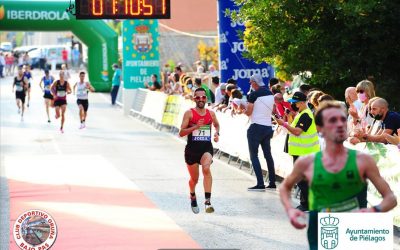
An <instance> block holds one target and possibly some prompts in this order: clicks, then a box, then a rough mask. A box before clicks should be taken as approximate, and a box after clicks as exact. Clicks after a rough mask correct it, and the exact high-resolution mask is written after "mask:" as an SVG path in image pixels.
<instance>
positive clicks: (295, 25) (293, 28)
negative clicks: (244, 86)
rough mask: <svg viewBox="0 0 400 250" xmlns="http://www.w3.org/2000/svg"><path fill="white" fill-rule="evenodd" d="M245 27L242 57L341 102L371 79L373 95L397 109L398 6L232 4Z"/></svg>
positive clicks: (325, 1)
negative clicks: (301, 77) (303, 75)
mask: <svg viewBox="0 0 400 250" xmlns="http://www.w3.org/2000/svg"><path fill="white" fill-rule="evenodd" d="M236 3H237V4H238V5H239V6H240V9H239V11H238V12H233V13H231V15H232V17H233V18H239V19H241V20H242V21H244V22H245V24H246V29H245V32H243V33H242V36H243V39H244V41H245V46H246V48H247V50H248V52H247V54H246V56H247V57H249V58H252V59H254V60H255V61H257V62H262V61H266V62H268V63H271V64H272V65H278V69H277V70H278V71H282V72H284V73H285V74H289V75H290V74H296V73H298V72H304V71H311V72H312V77H311V79H310V83H311V84H314V85H315V86H316V87H319V88H321V89H322V90H324V91H326V92H328V93H329V94H332V95H334V96H335V97H336V98H338V99H343V95H344V89H345V88H346V87H348V86H355V85H356V84H357V83H358V82H359V81H361V80H363V79H366V78H368V77H370V76H373V78H374V79H375V84H376V92H377V94H378V95H379V96H382V97H384V98H386V99H387V100H388V101H389V103H390V104H391V106H392V107H396V108H397V110H399V109H400V98H399V97H398V96H399V93H400V63H399V62H400V42H399V41H400V29H399V27H400V18H399V16H400V2H399V1H393V0H378V1H374V0H370V1H368V0H364V1H361V0H348V1H345V0H236Z"/></svg>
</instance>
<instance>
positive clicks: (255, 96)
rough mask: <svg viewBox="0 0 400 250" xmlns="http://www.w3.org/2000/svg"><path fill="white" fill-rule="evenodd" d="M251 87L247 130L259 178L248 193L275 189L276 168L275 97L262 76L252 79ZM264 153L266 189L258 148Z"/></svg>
mask: <svg viewBox="0 0 400 250" xmlns="http://www.w3.org/2000/svg"><path fill="white" fill-rule="evenodd" d="M250 84H251V87H252V88H253V89H254V91H253V92H252V93H250V94H249V95H248V97H247V99H248V102H249V103H248V105H247V110H246V112H245V114H246V115H248V116H249V117H250V120H251V125H250V127H249V129H248V130H247V141H248V145H249V152H250V160H251V163H252V165H253V169H254V173H255V174H256V177H257V185H256V186H254V187H250V188H248V191H265V189H266V188H267V189H275V188H276V185H275V166H274V159H273V158H272V154H271V144H270V143H271V142H270V141H271V138H272V135H273V133H274V131H273V130H272V126H271V125H272V123H271V118H272V110H273V108H274V96H273V94H272V92H271V91H270V90H269V89H268V87H267V86H265V84H264V82H263V79H262V77H261V75H260V74H254V75H252V76H251V77H250ZM260 145H261V148H262V150H263V153H264V158H265V160H266V161H267V166H268V177H269V185H268V186H267V187H265V185H264V178H263V174H262V169H261V165H260V160H259V159H258V148H259V146H260Z"/></svg>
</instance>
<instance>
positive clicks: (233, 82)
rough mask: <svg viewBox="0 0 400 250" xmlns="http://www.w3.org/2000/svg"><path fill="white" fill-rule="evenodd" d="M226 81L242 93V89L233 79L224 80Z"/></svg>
mask: <svg viewBox="0 0 400 250" xmlns="http://www.w3.org/2000/svg"><path fill="white" fill-rule="evenodd" d="M226 83H228V84H233V85H234V86H235V89H238V90H239V91H240V92H242V94H243V90H242V89H241V88H240V87H239V86H238V85H237V81H236V80H235V79H233V78H230V79H228V81H226Z"/></svg>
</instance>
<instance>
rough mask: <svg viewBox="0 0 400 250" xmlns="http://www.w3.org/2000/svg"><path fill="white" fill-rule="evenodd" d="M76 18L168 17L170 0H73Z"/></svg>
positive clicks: (169, 15)
mask: <svg viewBox="0 0 400 250" xmlns="http://www.w3.org/2000/svg"><path fill="white" fill-rule="evenodd" d="M75 4H76V5H75V6H76V19H169V18H170V17H171V8H170V7H171V6H170V0H75Z"/></svg>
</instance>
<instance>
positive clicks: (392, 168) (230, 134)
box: [118, 88, 400, 226]
mask: <svg viewBox="0 0 400 250" xmlns="http://www.w3.org/2000/svg"><path fill="white" fill-rule="evenodd" d="M120 90H123V88H120ZM120 92H123V91H120ZM120 95H121V94H120V93H119V95H118V98H121V96H120ZM118 100H121V99H118ZM194 106H195V105H194V102H192V101H191V100H188V99H184V98H183V97H182V96H168V95H166V94H164V93H162V92H157V91H149V90H147V89H138V90H137V92H136V94H135V98H134V101H133V103H132V106H131V112H133V113H134V114H139V115H140V116H142V117H143V118H146V119H149V120H150V121H152V122H155V123H156V126H157V127H159V128H162V127H163V126H165V127H169V128H173V129H174V131H177V130H179V128H180V124H181V122H182V119H183V115H184V113H185V112H186V111H187V110H189V109H190V108H193V107H194ZM216 116H217V118H218V121H219V123H220V126H221V132H220V133H221V135H220V140H219V142H218V143H214V147H215V148H216V149H218V150H219V151H218V152H219V157H220V156H221V154H222V152H223V153H226V154H228V156H229V159H228V163H230V161H231V160H232V159H233V158H237V160H238V161H240V162H241V164H240V167H241V166H242V164H243V163H245V162H247V163H250V156H249V151H248V144H247V128H248V127H249V125H250V123H249V118H248V117H246V116H244V115H239V116H234V117H232V116H231V114H230V113H222V112H216ZM286 136H287V132H286V130H285V129H283V128H282V127H274V135H273V137H272V139H271V151H272V156H273V158H274V163H275V171H276V174H277V175H279V176H281V177H283V178H285V177H287V176H288V174H290V173H291V171H292V169H293V160H292V157H291V156H290V155H288V154H287V153H284V152H283V148H284V145H285V141H286ZM345 146H346V147H348V148H353V149H356V150H358V151H362V152H365V153H368V154H369V155H372V156H373V157H374V158H375V160H376V162H377V165H378V167H379V170H380V172H381V175H382V176H383V178H385V180H386V181H388V183H389V185H390V187H391V188H392V190H393V191H394V193H395V195H396V196H397V197H400V152H399V150H398V149H397V147H396V146H394V145H384V144H382V143H360V144H357V145H355V146H354V145H351V144H349V143H345ZM259 158H260V163H261V167H262V169H264V170H266V171H267V169H268V168H267V165H266V161H265V160H264V156H263V153H262V150H259ZM380 199H381V198H380V195H379V193H378V192H377V190H375V189H374V188H373V187H372V185H369V192H368V200H369V201H372V203H374V204H376V203H377V202H378V200H380ZM394 214H395V215H394V224H395V225H396V226H400V206H397V207H396V209H395V210H394Z"/></svg>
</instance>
